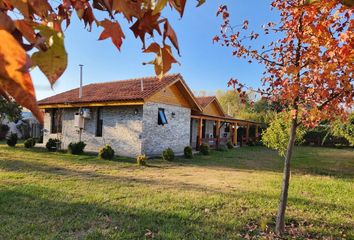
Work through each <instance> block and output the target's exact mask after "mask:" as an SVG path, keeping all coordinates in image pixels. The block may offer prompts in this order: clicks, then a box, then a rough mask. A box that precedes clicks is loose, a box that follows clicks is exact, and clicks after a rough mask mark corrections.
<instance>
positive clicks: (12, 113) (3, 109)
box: [0, 96, 22, 124]
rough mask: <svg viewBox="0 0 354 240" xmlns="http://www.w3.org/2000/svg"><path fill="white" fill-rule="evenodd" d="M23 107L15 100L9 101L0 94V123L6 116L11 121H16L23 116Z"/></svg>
mask: <svg viewBox="0 0 354 240" xmlns="http://www.w3.org/2000/svg"><path fill="white" fill-rule="evenodd" d="M21 113H22V107H21V106H19V105H18V104H17V103H15V102H14V101H8V100H6V99H4V98H3V97H1V96H0V124H1V123H2V122H3V121H4V119H5V118H7V120H9V121H10V122H16V121H18V120H20V119H21V118H22V114H21Z"/></svg>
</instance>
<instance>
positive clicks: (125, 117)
mask: <svg viewBox="0 0 354 240" xmlns="http://www.w3.org/2000/svg"><path fill="white" fill-rule="evenodd" d="M136 109H137V110H138V113H137V114H135V110H136ZM142 110H143V108H142V106H121V107H103V108H101V119H103V128H102V137H96V136H95V135H96V124H97V108H91V119H85V128H84V130H83V131H82V135H81V140H82V141H83V142H85V143H86V144H87V145H86V148H85V150H86V151H95V152H98V150H99V149H100V148H101V147H102V146H104V145H105V144H109V145H111V146H112V148H113V149H114V151H115V153H116V154H117V155H122V156H131V157H135V156H137V155H139V154H140V153H141V146H142V140H141V137H142V127H143V124H142V122H143V121H142V118H143V113H142ZM63 111H64V112H63V129H62V134H51V133H50V129H51V126H50V125H51V120H50V113H49V112H48V113H46V114H45V120H44V129H46V131H45V134H44V143H46V142H47V141H48V139H49V138H59V139H61V141H62V148H64V149H66V148H67V146H68V145H69V143H70V142H77V141H79V132H78V129H77V128H76V127H75V126H74V115H75V113H76V112H78V109H77V108H68V109H64V110H63Z"/></svg>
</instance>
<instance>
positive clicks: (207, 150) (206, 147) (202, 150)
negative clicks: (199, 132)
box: [199, 143, 210, 155]
mask: <svg viewBox="0 0 354 240" xmlns="http://www.w3.org/2000/svg"><path fill="white" fill-rule="evenodd" d="M199 151H200V153H201V154H203V155H209V154H210V148H209V145H208V144H205V143H203V144H202V145H200V148H199Z"/></svg>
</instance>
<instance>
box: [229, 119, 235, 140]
mask: <svg viewBox="0 0 354 240" xmlns="http://www.w3.org/2000/svg"><path fill="white" fill-rule="evenodd" d="M234 127H235V124H234V123H230V142H231V143H232V144H234V134H235V129H234Z"/></svg>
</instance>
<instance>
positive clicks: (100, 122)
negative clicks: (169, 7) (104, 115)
mask: <svg viewBox="0 0 354 240" xmlns="http://www.w3.org/2000/svg"><path fill="white" fill-rule="evenodd" d="M102 127H103V120H102V119H101V109H100V108H97V125H96V137H102Z"/></svg>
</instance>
